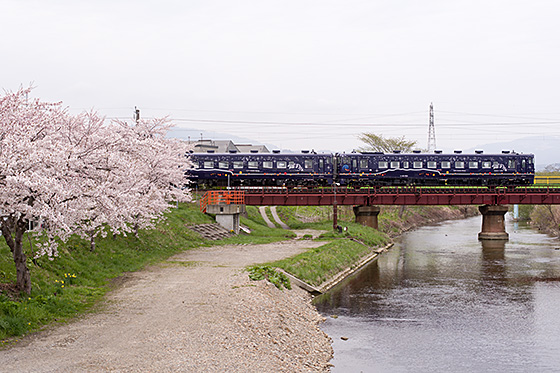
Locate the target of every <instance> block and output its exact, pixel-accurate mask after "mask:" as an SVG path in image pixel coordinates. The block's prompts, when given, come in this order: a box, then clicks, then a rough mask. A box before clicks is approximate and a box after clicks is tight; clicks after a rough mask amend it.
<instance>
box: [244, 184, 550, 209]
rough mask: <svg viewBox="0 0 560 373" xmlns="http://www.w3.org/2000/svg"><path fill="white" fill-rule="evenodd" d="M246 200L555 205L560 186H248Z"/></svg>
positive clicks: (292, 203)
mask: <svg viewBox="0 0 560 373" xmlns="http://www.w3.org/2000/svg"><path fill="white" fill-rule="evenodd" d="M244 193H245V204H247V205H254V206H263V205H268V206H330V205H333V204H334V203H335V201H336V204H337V205H362V206H375V205H510V204H520V205H523V204H526V205H549V204H550V205H555V204H560V188H556V187H539V188H535V187H508V188H482V187H481V188H448V187H445V188H437V187H434V188H417V187H404V188H379V189H377V188H376V189H353V188H337V189H336V192H335V190H334V189H332V188H323V189H311V188H310V189H306V188H293V189H288V188H251V189H244Z"/></svg>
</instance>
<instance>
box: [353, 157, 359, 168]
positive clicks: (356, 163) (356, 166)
mask: <svg viewBox="0 0 560 373" xmlns="http://www.w3.org/2000/svg"><path fill="white" fill-rule="evenodd" d="M356 168H358V160H356V159H352V169H353V170H355V169H356Z"/></svg>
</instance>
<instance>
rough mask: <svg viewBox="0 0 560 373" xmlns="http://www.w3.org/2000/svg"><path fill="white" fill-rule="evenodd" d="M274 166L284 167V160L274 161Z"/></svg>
mask: <svg viewBox="0 0 560 373" xmlns="http://www.w3.org/2000/svg"><path fill="white" fill-rule="evenodd" d="M276 168H286V161H278V162H276Z"/></svg>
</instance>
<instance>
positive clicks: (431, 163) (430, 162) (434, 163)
mask: <svg viewBox="0 0 560 373" xmlns="http://www.w3.org/2000/svg"><path fill="white" fill-rule="evenodd" d="M436 167H437V164H436V162H434V161H429V162H428V168H436Z"/></svg>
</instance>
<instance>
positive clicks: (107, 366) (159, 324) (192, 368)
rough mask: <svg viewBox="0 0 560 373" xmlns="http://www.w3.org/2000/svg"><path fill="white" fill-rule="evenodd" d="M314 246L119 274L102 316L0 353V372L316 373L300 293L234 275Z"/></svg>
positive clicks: (227, 251) (228, 253)
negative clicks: (258, 264) (251, 265)
mask: <svg viewBox="0 0 560 373" xmlns="http://www.w3.org/2000/svg"><path fill="white" fill-rule="evenodd" d="M322 244H323V243H321V242H314V241H302V240H293V241H285V242H278V243H272V244H265V245H230V246H215V247H210V248H200V249H196V250H190V251H186V252H184V253H181V254H178V255H175V256H173V257H172V258H170V259H168V260H167V261H165V262H162V263H160V264H158V265H155V266H152V267H150V268H148V269H146V270H143V271H140V272H135V273H131V274H127V275H126V276H124V279H123V281H122V284H121V285H119V286H118V287H117V289H116V290H114V291H112V292H111V293H110V294H109V295H108V296H107V297H106V301H105V302H104V303H103V304H102V305H101V310H100V311H99V312H96V313H92V314H88V315H85V316H83V317H81V318H79V319H77V320H74V321H72V322H70V323H68V324H65V325H58V326H54V327H51V328H49V329H48V330H45V331H42V332H39V333H36V334H34V335H30V336H27V337H25V338H23V339H22V340H21V341H19V342H18V343H17V344H16V345H15V346H13V347H11V348H8V349H5V350H2V351H0V361H1V362H2V364H0V371H3V372H84V371H85V372H156V371H157V372H217V371H220V372H324V371H329V366H330V364H329V360H330V359H331V357H332V353H333V351H332V347H331V341H330V338H329V337H328V336H327V335H326V334H325V333H324V332H323V331H321V330H320V328H319V325H320V323H321V322H322V318H321V316H320V315H319V314H318V313H317V311H316V310H315V308H314V307H313V306H312V305H311V303H310V299H311V298H310V296H309V295H308V294H307V293H306V292H305V291H303V290H301V289H299V288H297V287H294V289H293V290H284V291H281V290H278V289H277V288H276V287H275V286H274V285H272V284H270V283H268V282H266V281H251V280H249V278H248V276H247V273H246V272H244V271H243V268H244V267H245V266H247V265H250V264H256V263H263V262H267V261H272V260H277V259H281V258H285V257H289V256H293V255H296V254H297V253H299V252H302V251H304V250H305V249H307V248H311V247H317V246H320V245H322Z"/></svg>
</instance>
